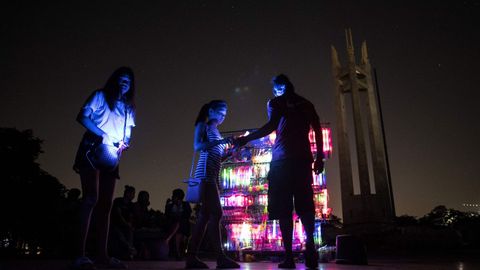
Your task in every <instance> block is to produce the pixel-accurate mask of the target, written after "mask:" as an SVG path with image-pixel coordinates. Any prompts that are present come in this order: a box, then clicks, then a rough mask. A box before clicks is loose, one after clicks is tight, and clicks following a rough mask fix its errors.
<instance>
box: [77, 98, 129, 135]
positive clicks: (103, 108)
mask: <svg viewBox="0 0 480 270" xmlns="http://www.w3.org/2000/svg"><path fill="white" fill-rule="evenodd" d="M125 107H126V106H125V103H123V102H121V101H117V102H115V108H114V109H113V110H110V108H109V107H108V103H107V100H106V99H105V94H104V93H103V91H101V90H96V91H95V92H93V94H92V95H91V96H90V97H89V98H88V100H87V101H86V102H85V104H84V105H83V109H91V110H92V114H91V115H90V119H91V120H92V121H93V123H95V125H96V126H97V127H98V128H100V129H101V130H103V131H104V132H105V133H107V134H108V136H110V137H111V138H112V140H113V142H119V141H121V140H123V138H124V136H125V138H129V137H130V134H131V130H132V127H134V126H135V115H134V113H133V112H132V110H128V113H127V119H126V121H127V125H126V127H125V135H124V123H125Z"/></svg>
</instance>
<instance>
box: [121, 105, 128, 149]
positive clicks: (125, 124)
mask: <svg viewBox="0 0 480 270" xmlns="http://www.w3.org/2000/svg"><path fill="white" fill-rule="evenodd" d="M123 104H124V105H123V106H124V108H125V121H123V139H122V141H123V143H125V136H126V135H127V104H126V103H123Z"/></svg>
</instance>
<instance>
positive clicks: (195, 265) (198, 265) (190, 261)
mask: <svg viewBox="0 0 480 270" xmlns="http://www.w3.org/2000/svg"><path fill="white" fill-rule="evenodd" d="M208 268H209V267H208V265H207V264H206V263H204V262H202V261H200V259H198V258H197V257H196V256H195V257H188V258H187V259H186V260H185V269H208Z"/></svg>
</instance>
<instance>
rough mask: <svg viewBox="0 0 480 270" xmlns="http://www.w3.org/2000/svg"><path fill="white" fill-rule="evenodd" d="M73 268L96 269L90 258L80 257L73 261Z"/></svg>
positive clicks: (81, 269) (82, 269)
mask: <svg viewBox="0 0 480 270" xmlns="http://www.w3.org/2000/svg"><path fill="white" fill-rule="evenodd" d="M71 268H72V269H74V270H93V269H96V268H95V265H93V262H92V260H90V259H89V258H88V257H85V256H83V257H78V258H76V259H75V261H73V263H72V265H71Z"/></svg>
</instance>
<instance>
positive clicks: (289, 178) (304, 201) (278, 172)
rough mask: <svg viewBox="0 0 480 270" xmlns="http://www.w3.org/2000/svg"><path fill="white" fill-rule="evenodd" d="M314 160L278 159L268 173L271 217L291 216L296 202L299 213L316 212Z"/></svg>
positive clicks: (269, 213) (273, 162)
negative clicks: (313, 177)
mask: <svg viewBox="0 0 480 270" xmlns="http://www.w3.org/2000/svg"><path fill="white" fill-rule="evenodd" d="M312 181H313V179H312V162H310V161H308V160H278V161H272V162H271V163H270V171H269V173H268V215H269V218H270V219H280V218H289V217H291V216H292V212H293V206H294V203H295V212H296V213H297V215H299V216H302V215H304V214H309V213H315V205H314V203H313V189H312Z"/></svg>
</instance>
